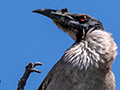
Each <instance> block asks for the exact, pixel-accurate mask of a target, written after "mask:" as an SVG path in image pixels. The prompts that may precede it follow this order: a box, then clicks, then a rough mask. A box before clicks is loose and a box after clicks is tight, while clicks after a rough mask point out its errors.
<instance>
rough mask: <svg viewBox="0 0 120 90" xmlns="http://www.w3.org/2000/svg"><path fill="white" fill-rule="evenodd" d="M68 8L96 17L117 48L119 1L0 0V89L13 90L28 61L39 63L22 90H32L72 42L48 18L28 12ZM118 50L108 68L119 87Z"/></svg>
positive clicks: (119, 37) (34, 89) (119, 57)
mask: <svg viewBox="0 0 120 90" xmlns="http://www.w3.org/2000/svg"><path fill="white" fill-rule="evenodd" d="M65 7H66V8H68V10H69V12H71V13H85V14H88V15H90V16H92V17H95V18H97V19H99V20H100V21H101V22H102V23H103V26H104V29H105V30H106V31H108V32H110V33H112V37H113V38H114V40H115V42H116V43H117V45H118V47H120V29H119V26H120V0H21V1H20V0H0V80H1V83H0V90H15V89H16V88H17V84H18V80H19V79H20V78H21V77H22V75H23V73H24V70H25V66H26V65H27V64H28V63H29V62H38V61H39V62H42V63H43V66H41V67H36V69H39V70H41V71H42V73H41V74H37V73H32V74H31V75H30V77H29V79H28V81H27V85H26V86H25V90H36V89H37V88H38V86H39V85H40V83H41V82H42V80H43V79H44V77H45V76H46V74H47V73H48V71H49V70H50V69H51V67H52V66H53V65H54V64H55V63H56V62H57V61H58V60H59V59H60V58H61V56H62V55H63V53H64V52H65V50H66V49H67V48H69V47H70V46H71V45H72V44H73V43H74V41H73V40H72V39H71V37H70V36H69V35H67V34H65V33H64V32H62V31H61V30H60V29H58V28H57V27H56V26H55V25H54V24H53V22H52V20H50V19H49V18H47V17H45V16H42V15H39V14H35V13H32V12H31V11H32V10H35V9H38V8H51V9H58V10H60V9H62V8H65ZM119 52H120V49H119V48H118V56H117V57H116V60H115V62H114V64H113V67H112V70H113V72H114V74H115V77H116V86H117V89H116V90H119V89H120V61H119V60H120V55H119Z"/></svg>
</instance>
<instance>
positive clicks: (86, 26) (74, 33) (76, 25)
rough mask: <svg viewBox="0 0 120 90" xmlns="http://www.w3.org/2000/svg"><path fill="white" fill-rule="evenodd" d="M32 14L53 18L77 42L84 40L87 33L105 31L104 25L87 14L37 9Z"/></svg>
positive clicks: (64, 9)
mask: <svg viewBox="0 0 120 90" xmlns="http://www.w3.org/2000/svg"><path fill="white" fill-rule="evenodd" d="M32 12H35V13H39V14H43V15H45V16H47V17H49V18H51V19H52V20H53V22H54V23H55V24H56V25H57V26H58V27H59V28H61V29H62V30H63V31H64V32H67V33H68V34H69V35H70V36H71V37H72V38H73V39H74V40H77V41H80V40H81V39H84V37H85V35H86V33H87V32H88V31H90V30H91V31H93V30H95V29H96V30H98V29H101V30H103V26H102V23H101V22H100V21H99V20H97V19H95V18H93V17H90V16H88V15H86V14H70V13H69V12H68V10H67V9H66V8H63V9H62V10H53V9H37V10H34V11H32Z"/></svg>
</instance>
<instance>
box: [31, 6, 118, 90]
mask: <svg viewBox="0 0 120 90" xmlns="http://www.w3.org/2000/svg"><path fill="white" fill-rule="evenodd" d="M32 12H34V13H38V14H42V15H44V16H47V17H49V18H50V19H52V20H53V22H54V23H55V24H56V26H57V27H58V28H60V29H61V30H63V31H64V32H65V33H68V35H70V37H71V38H72V39H73V40H74V41H75V42H74V43H73V45H72V46H71V47H70V48H68V49H67V50H66V51H65V52H64V54H63V56H62V57H61V59H60V60H59V61H58V62H57V63H56V64H55V65H54V66H53V67H52V69H51V70H50V71H49V72H48V74H47V76H46V77H45V79H44V80H43V82H42V83H41V84H40V86H39V88H38V90H116V84H115V76H114V73H113V72H112V69H111V68H112V64H113V62H114V60H115V58H116V55H117V44H116V43H115V42H114V39H113V38H112V36H111V33H108V32H107V31H105V30H104V28H103V25H102V22H100V21H99V20H98V19H96V18H94V17H91V16H89V15H87V14H77V13H74V14H71V13H70V12H68V9H67V8H63V9H61V10H55V9H45V8H42V9H36V10H33V11H32Z"/></svg>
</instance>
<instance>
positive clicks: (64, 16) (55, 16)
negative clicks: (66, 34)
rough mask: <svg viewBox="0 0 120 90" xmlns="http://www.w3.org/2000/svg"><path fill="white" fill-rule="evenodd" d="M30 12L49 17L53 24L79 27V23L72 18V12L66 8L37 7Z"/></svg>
mask: <svg viewBox="0 0 120 90" xmlns="http://www.w3.org/2000/svg"><path fill="white" fill-rule="evenodd" d="M32 12H35V13H39V14H42V15H45V16H47V17H49V18H51V19H52V20H53V21H54V23H55V24H60V25H61V26H63V27H69V28H74V29H81V26H80V23H79V22H78V21H75V20H74V18H73V17H72V14H70V13H69V12H68V10H67V9H66V8H64V9H62V10H53V9H37V10H33V11H32Z"/></svg>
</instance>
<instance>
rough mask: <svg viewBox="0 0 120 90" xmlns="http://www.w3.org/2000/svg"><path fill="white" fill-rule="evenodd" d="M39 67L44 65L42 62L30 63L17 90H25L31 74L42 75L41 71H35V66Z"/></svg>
mask: <svg viewBox="0 0 120 90" xmlns="http://www.w3.org/2000/svg"><path fill="white" fill-rule="evenodd" d="M37 65H40V66H41V65H42V63H40V62H35V63H29V64H28V65H27V66H26V67H25V68H26V69H25V72H24V75H23V77H22V78H21V79H20V80H19V83H18V88H17V90H24V86H25V85H26V81H27V79H28V77H29V75H30V74H31V72H37V73H41V71H39V70H37V69H34V67H35V66H37Z"/></svg>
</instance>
